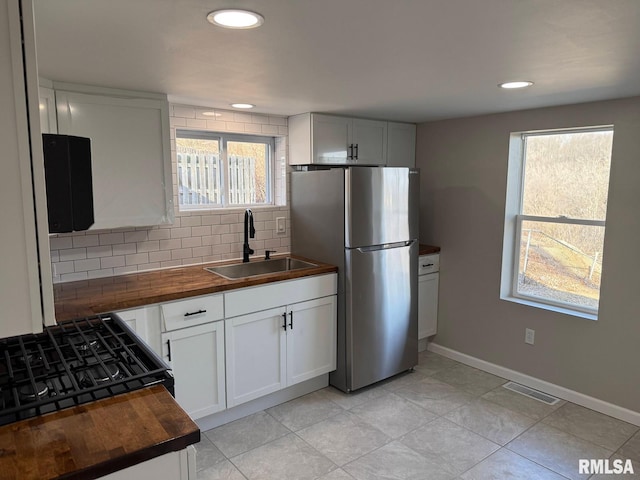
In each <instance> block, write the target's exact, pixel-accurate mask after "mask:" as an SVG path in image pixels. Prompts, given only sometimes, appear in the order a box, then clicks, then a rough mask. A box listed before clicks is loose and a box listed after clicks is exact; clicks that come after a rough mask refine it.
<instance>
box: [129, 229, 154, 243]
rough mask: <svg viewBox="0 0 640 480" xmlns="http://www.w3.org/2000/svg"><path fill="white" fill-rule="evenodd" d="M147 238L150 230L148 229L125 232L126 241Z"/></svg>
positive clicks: (138, 240) (145, 239) (143, 240)
mask: <svg viewBox="0 0 640 480" xmlns="http://www.w3.org/2000/svg"><path fill="white" fill-rule="evenodd" d="M147 240H149V232H148V231H147V230H135V231H133V232H125V233H124V242H125V243H136V242H146V241H147Z"/></svg>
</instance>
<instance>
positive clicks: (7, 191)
mask: <svg viewBox="0 0 640 480" xmlns="http://www.w3.org/2000/svg"><path fill="white" fill-rule="evenodd" d="M31 8H32V5H31V2H24V3H23V2H19V1H14V0H12V1H7V0H1V1H0V32H2V34H1V35H0V104H2V106H3V112H2V116H0V144H1V145H2V176H1V177H0V202H2V209H0V222H1V223H2V228H1V229H0V245H2V248H1V249H0V264H2V274H1V275H0V305H2V321H0V337H2V338H4V337H10V336H14V335H20V334H25V333H36V332H39V331H42V325H43V322H44V323H47V324H50V323H52V322H53V287H52V284H51V270H50V257H49V241H48V235H47V233H48V228H47V219H46V215H47V210H46V197H45V194H44V192H45V190H44V163H43V159H42V140H41V138H40V134H39V132H40V125H39V115H38V111H37V109H38V102H37V101H34V100H37V98H38V82H37V68H36V64H35V41H34V32H33V16H32V15H33V12H32V10H31ZM21 19H22V20H23V21H22V25H21ZM27 99H30V100H32V101H30V102H28V101H27ZM30 131H31V132H33V133H32V134H31V136H30ZM38 232H39V233H40V235H38Z"/></svg>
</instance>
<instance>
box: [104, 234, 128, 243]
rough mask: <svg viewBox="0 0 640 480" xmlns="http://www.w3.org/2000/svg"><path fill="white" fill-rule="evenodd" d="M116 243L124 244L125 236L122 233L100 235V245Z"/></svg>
mask: <svg viewBox="0 0 640 480" xmlns="http://www.w3.org/2000/svg"><path fill="white" fill-rule="evenodd" d="M115 243H124V234H123V233H122V232H118V233H102V234H100V245H113V244H115Z"/></svg>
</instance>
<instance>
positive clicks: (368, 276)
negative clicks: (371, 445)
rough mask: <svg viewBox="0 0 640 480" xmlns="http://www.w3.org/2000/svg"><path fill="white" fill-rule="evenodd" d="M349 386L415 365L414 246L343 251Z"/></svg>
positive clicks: (408, 243) (416, 283)
mask: <svg viewBox="0 0 640 480" xmlns="http://www.w3.org/2000/svg"><path fill="white" fill-rule="evenodd" d="M345 260H346V268H345V273H346V292H345V293H346V327H347V328H346V330H347V331H346V336H347V338H346V343H347V352H346V353H347V355H346V356H347V359H346V360H347V388H348V389H349V390H357V389H359V388H362V387H365V386H367V385H370V384H372V383H375V382H378V381H380V380H384V379H385V378H388V377H391V376H393V375H395V374H397V373H400V372H402V371H404V370H408V369H410V368H413V367H414V366H415V365H417V363H418V304H417V287H418V263H417V262H418V242H416V241H411V242H405V243H401V244H400V245H399V246H398V245H397V244H396V245H394V246H388V247H386V248H376V247H369V248H354V249H346V250H345Z"/></svg>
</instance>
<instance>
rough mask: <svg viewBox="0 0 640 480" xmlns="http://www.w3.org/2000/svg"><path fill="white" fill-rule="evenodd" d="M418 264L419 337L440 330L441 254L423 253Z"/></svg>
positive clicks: (424, 336) (433, 333)
mask: <svg viewBox="0 0 640 480" xmlns="http://www.w3.org/2000/svg"><path fill="white" fill-rule="evenodd" d="M419 262H420V263H419V265H418V338H419V339H422V338H426V337H430V336H432V335H435V334H436V333H437V332H438V283H439V280H440V274H439V273H438V271H439V269H440V255H438V254H434V255H423V256H421V257H420V258H419Z"/></svg>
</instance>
